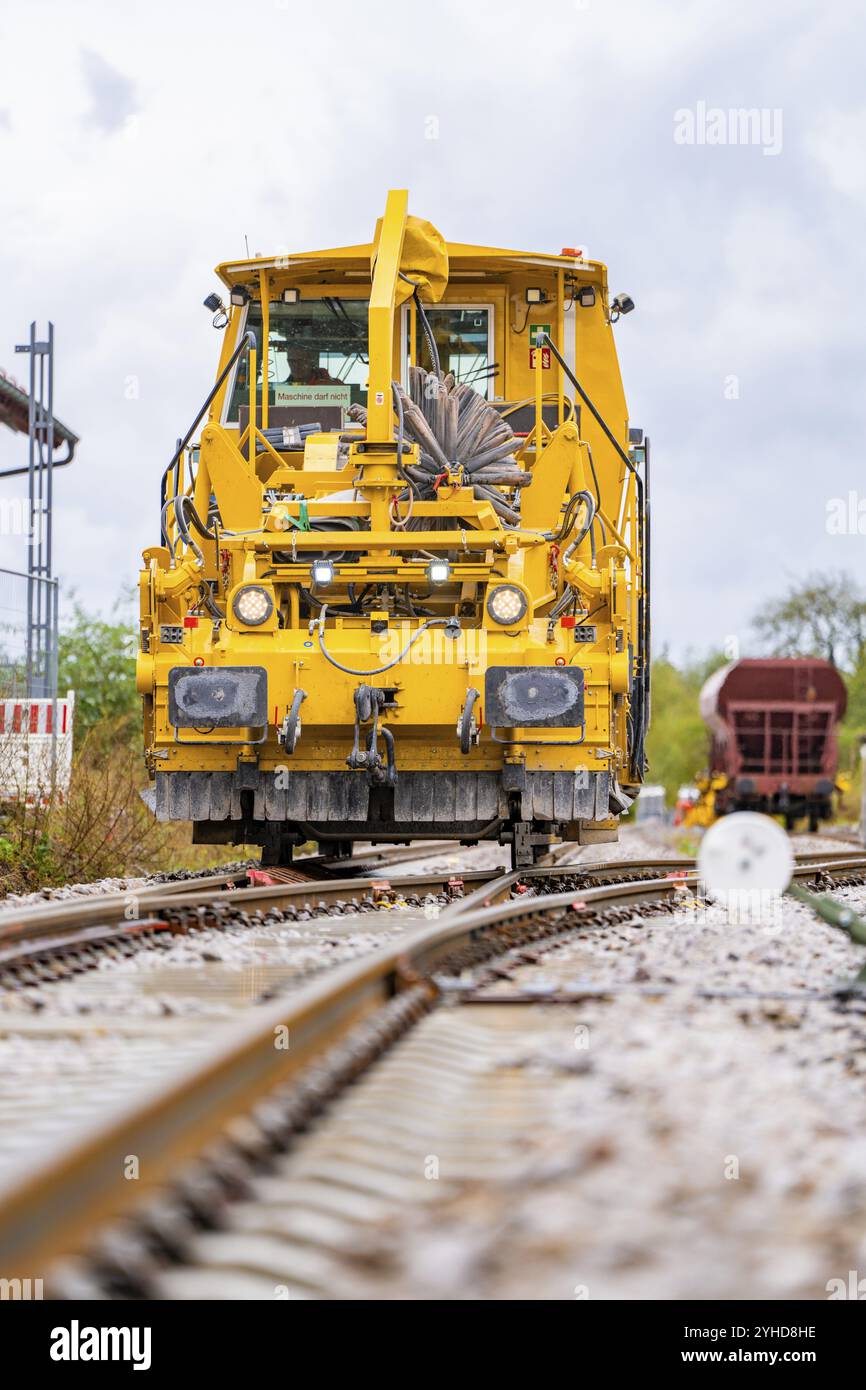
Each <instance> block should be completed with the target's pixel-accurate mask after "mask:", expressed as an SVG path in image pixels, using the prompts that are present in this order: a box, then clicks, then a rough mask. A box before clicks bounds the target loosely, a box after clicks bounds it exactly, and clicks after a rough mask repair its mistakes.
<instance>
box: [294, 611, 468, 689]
mask: <svg viewBox="0 0 866 1390" xmlns="http://www.w3.org/2000/svg"><path fill="white" fill-rule="evenodd" d="M327 612H328V605H327V604H323V605H322V611H321V613H320V614H319V617H318V620H316V638H317V640H318V643H319V650H320V651H321V653H322V656H323V657H324V658H325V660H326V661H329V662H330V663H331V665H332V666H336V668H337V670H338V671H343V672H345V674H346V675H347V676H379V675H381V674H382V672H383V671H390V670H391V667H392V666H397V665H399V663H400V662H401V661H403V660H404V659H405V657H406V656H407V655H408V653H409V651H410V649H411V648H412V647H414V645H415V643H416V642H417V641H418V638H419V637H421V636H422V635H423V634H424V633H425V632H426V631H427V629H428V628H431V627H445V626H447V624H448V623H450V622H452V621H453V619H451V618H428V619H427V621H426V622H425V623H422V624H421V626H420V627H419V629H418V631H417V632H414V633H413V634H412V636H411V637H410V638H409V641H408V642H407V643H406V645H405V647H404V648H403V650H402V651H401V652H400V653H399V654H398V655H397V656H395V657H394V658H393V660H391V661H386V662H385V665H384V666H375V667H374V668H373V669H372V670H371V671H358V670H356V668H355V667H354V666H344V665H343V663H342V662H341V661H338V660H337V658H336V657H335V656H332V655H331V653H330V652H329V651H328V648H327V647H326V646H325V616H326V614H327ZM310 626H311V628H312V623H311V624H310Z"/></svg>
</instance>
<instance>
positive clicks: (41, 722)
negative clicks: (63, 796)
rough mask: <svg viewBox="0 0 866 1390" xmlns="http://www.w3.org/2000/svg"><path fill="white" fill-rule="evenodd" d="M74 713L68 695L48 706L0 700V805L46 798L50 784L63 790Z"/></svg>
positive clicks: (42, 702) (47, 702)
mask: <svg viewBox="0 0 866 1390" xmlns="http://www.w3.org/2000/svg"><path fill="white" fill-rule="evenodd" d="M74 709H75V692H74V691H72V690H70V691H68V692H67V694H66V695H65V696H64V697H63V698H62V699H57V700H54V701H51V700H26V699H24V700H22V699H17V700H14V699H13V700H0V800H2V799H6V800H8V799H10V798H15V799H17V798H19V797H22V796H24V797H26V798H27V799H28V800H34V799H37V798H40V797H45V796H48V795H49V793H50V792H51V788H52V781H53V784H54V787H55V788H56V789H57V790H59V791H61V792H65V791H67V790H68V788H69V778H70V774H71V772H72V717H73V712H74ZM52 762H53V777H52Z"/></svg>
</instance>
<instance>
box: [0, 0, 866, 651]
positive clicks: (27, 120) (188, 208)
mask: <svg viewBox="0 0 866 1390" xmlns="http://www.w3.org/2000/svg"><path fill="white" fill-rule="evenodd" d="M864 26H866V21H864V17H863V11H862V6H861V5H859V4H858V3H857V0H833V3H832V4H823V5H821V4H818V3H817V0H813V3H805V0H762V3H761V4H760V5H757V4H755V3H754V0H729V3H726V4H724V5H722V4H720V3H718V2H717V0H715V2H713V0H546V3H545V4H544V5H541V6H532V5H526V4H520V5H518V4H516V3H514V2H513V0H475V3H473V4H471V5H467V4H465V3H455V0H439V3H438V4H435V5H424V6H420V5H413V4H408V3H404V4H400V5H398V4H396V3H393V2H392V0H367V2H366V3H365V4H363V5H361V4H359V3H357V0H355V3H351V2H350V0H330V3H328V4H326V5H321V6H314V5H310V4H308V3H296V0H246V3H245V4H244V5H237V4H235V3H231V4H230V3H228V2H227V0H208V3H207V4H205V3H204V0H198V3H189V2H188V3H187V4H178V3H177V0H173V3H168V0H147V3H138V2H136V3H128V4H124V5H118V4H116V3H114V0H106V2H105V3H102V0H77V3H75V4H69V3H68V2H67V3H63V2H62V0H29V3H28V4H27V5H17V6H11V5H7V6H5V7H4V9H3V11H2V16H0V228H2V252H3V292H2V297H0V302H2V308H0V366H3V367H5V368H6V370H7V371H11V372H13V373H14V374H16V375H18V376H23V371H24V369H23V367H22V363H23V362H25V361H26V359H23V358H21V357H18V358H16V357H15V356H14V351H13V349H14V345H15V343H16V342H19V341H22V340H23V339H24V337H25V336H26V331H27V326H28V324H29V322H30V320H31V319H32V318H36V319H37V320H39V321H40V323H43V322H44V321H45V320H46V319H47V318H48V317H49V316H50V317H51V318H52V319H53V321H54V324H55V329H56V342H57V365H56V374H57V390H56V410H57V413H58V415H59V416H60V417H61V418H62V419H63V420H64V421H66V422H67V423H68V424H69V425H70V426H71V427H72V428H73V429H75V430H76V431H77V432H78V433H79V434H80V435H81V437H82V443H81V447H80V452H79V455H78V457H77V459H76V462H75V464H74V466H73V467H72V468H70V469H68V470H65V471H62V472H60V473H58V475H57V503H58V506H57V512H56V532H57V546H56V550H57V568H58V570H59V572H60V574H61V577H62V579H63V582H64V585H65V586H66V587H67V589H68V588H69V587H74V588H75V589H77V591H78V593H79V595H80V597H81V598H82V599H83V600H84V601H85V602H86V603H87V604H89V605H93V606H96V605H102V606H106V605H107V604H109V603H110V601H111V599H113V597H114V595H115V594H116V593H117V592H118V591H119V590H120V588H121V586H123V585H124V584H126V583H129V582H130V581H132V580H134V578H135V574H136V570H137V561H138V553H139V552H140V550H141V548H142V546H144V545H146V544H150V543H152V542H153V541H155V539H156V535H157V524H158V479H159V475H160V472H161V471H162V469H163V467H164V465H165V463H166V462H167V460H168V458H169V457H170V456H171V453H172V449H173V444H174V440H175V438H176V437H177V436H178V435H179V434H181V433H183V432H184V430H185V428H186V426H187V425H188V423H189V421H190V419H191V418H192V416H193V414H194V412H195V410H196V408H197V407H198V404H199V403H200V401H201V400H202V399H203V397H204V395H205V394H206V392H207V390H208V389H209V387H210V385H211V383H212V380H213V373H214V368H215V364H216V354H217V350H218V346H219V341H218V337H217V335H216V333H214V331H213V330H212V328H211V325H210V316H209V314H208V313H207V312H206V311H205V310H204V309H203V308H202V307H201V300H202V298H203V296H204V294H205V293H207V292H208V291H209V290H210V289H212V288H214V287H215V281H214V277H213V275H212V267H213V266H214V265H215V264H216V263H217V261H219V260H223V259H227V258H230V257H237V256H241V255H243V253H244V235H245V234H246V235H247V236H248V237H249V245H250V250H251V251H253V252H255V251H262V252H271V251H273V250H275V249H284V250H285V249H300V250H302V249H307V248H308V247H311V246H318V245H322V246H327V245H339V244H341V243H343V242H349V241H358V240H366V239H368V238H369V236H370V235H371V232H372V227H373V223H374V220H375V218H376V216H377V215H378V213H379V212H380V211H381V208H382V205H383V202H384V197H385V193H386V190H387V189H388V188H389V187H402V186H408V187H409V189H410V207H411V209H412V210H413V211H414V212H416V213H418V214H421V215H423V216H426V217H429V218H430V219H431V221H433V222H435V223H436V225H437V226H439V228H440V229H441V231H442V232H443V233H444V234H445V235H446V237H450V238H452V239H454V240H459V241H470V242H472V241H476V242H482V243H488V242H489V243H493V244H500V245H517V246H522V247H527V248H531V249H537V250H545V251H558V250H559V248H560V247H561V246H564V245H576V244H580V245H586V246H588V248H589V251H590V254H591V255H592V256H594V257H596V258H598V259H600V260H604V261H606V262H607V264H608V266H609V267H610V278H611V284H612V288H613V289H614V290H619V289H625V290H628V291H629V292H630V293H631V295H632V296H633V298H634V299H635V302H636V304H637V310H636V312H635V313H634V314H632V315H630V316H629V317H628V318H626V319H623V320H621V321H620V324H619V326H618V328H617V330H616V331H617V338H618V343H619V349H620V355H621V361H622V366H623V373H624V376H625V382H626V391H627V394H628V397H629V402H630V409H631V418H632V422H633V423H634V424H640V425H642V426H644V427H645V428H646V429H647V430H648V431H649V433H650V434H651V436H652V439H653V444H654V460H655V495H654V516H655V585H654V602H655V633H656V641H657V643H659V642H662V641H664V642H667V643H669V644H670V646H671V647H672V649H673V650H674V651H682V650H684V649H685V648H686V647H689V646H691V647H696V648H704V647H708V646H710V645H718V644H719V643H721V642H722V641H723V640H724V638H725V637H726V636H727V635H729V634H739V635H740V637H741V639H742V640H743V642H744V643H745V642H746V641H747V627H748V620H749V618H750V617H751V615H752V614H753V612H754V611H755V608H756V607H757V605H758V604H759V603H760V601H761V599H762V597H765V596H768V595H772V594H774V593H776V592H778V591H779V589H780V588H781V587H784V585H785V584H786V582H787V581H788V579H789V578H791V577H793V576H795V575H796V574H798V573H800V572H801V571H803V572H804V571H807V570H809V569H816V568H826V567H833V568H846V569H849V570H850V571H851V573H852V574H858V575H863V574H864V571H866V564H864V558H866V537H864V536H860V535H857V534H856V533H855V534H851V535H841V536H840V535H835V534H834V535H831V534H828V531H827V525H826V518H827V504H828V502H829V501H830V499H832V498H834V497H847V495H848V492H849V490H851V489H854V490H858V489H860V490H861V491H862V493H863V495H864V497H866V484H863V483H862V482H861V476H862V466H861V462H860V457H859V450H860V447H861V441H862V440H863V438H864V435H866V428H864V426H866V392H864V383H863V375H864V342H863V338H864V335H863V327H862V321H863V315H862V310H861V308H860V305H859V303H858V299H859V293H860V290H861V288H862V286H863V284H864V283H866V274H864V260H866V249H864V248H866V237H864V211H866V156H864V149H866V98H864V96H863V87H862V70H863V61H864V56H866V55H864V48H866V44H864ZM741 108H754V109H757V110H762V111H763V112H764V113H765V114H764V120H765V123H766V124H765V128H764V134H763V137H761V133H760V131H758V132H757V135H758V137H759V138H758V139H757V141H756V142H754V143H747V144H741V143H736V144H734V143H730V142H728V143H724V144H722V143H709V141H712V140H713V139H714V138H715V137H716V136H717V135H718V130H717V129H716V128H715V126H714V124H713V123H714V122H715V121H717V119H718V118H717V117H714V116H713V115H712V113H713V112H714V111H715V110H721V111H723V112H724V113H727V112H728V111H729V110H730V109H734V110H738V109H741ZM683 112H688V113H691V116H690V117H685V116H683V114H682V113H683ZM431 118H435V119H434V120H431ZM690 133H693V134H694V137H695V138H694V143H688V142H684V137H688V136H689V134H690ZM431 135H435V136H436V138H429V137H430V136H431ZM701 137H704V142H703V143H701V142H700V139H701ZM130 397H131V398H130ZM25 449H26V441H25V440H24V439H23V438H21V437H20V436H13V435H12V434H11V433H9V432H8V431H6V430H4V429H2V427H0V466H8V465H9V464H11V463H14V462H24V461H25ZM7 487H8V484H7ZM864 510H866V502H864ZM863 524H864V530H866V519H864V523H863ZM23 558H24V549H23V542H22V541H21V540H20V539H17V538H14V537H9V536H0V564H2V565H12V566H15V565H18V564H20V563H21V562H22V560H23Z"/></svg>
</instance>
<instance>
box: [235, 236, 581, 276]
mask: <svg viewBox="0 0 866 1390" xmlns="http://www.w3.org/2000/svg"><path fill="white" fill-rule="evenodd" d="M447 247H448V264H449V270H451V271H462V272H463V273H464V275H465V273H466V272H467V271H471V272H474V273H475V274H477V275H479V276H483V275H484V274H485V273H487V274H493V275H501V274H502V273H503V272H506V273H507V272H508V271H512V270H517V271H519V270H531V269H533V268H535V269H539V270H571V271H575V270H576V271H580V272H581V273H582V275H583V276H584V277H585V278H587V279H593V278H598V277H600V276H601V277H603V273H604V266H603V265H602V263H601V262H600V261H590V260H585V259H583V254H582V248H580V247H576V248H574V250H575V252H576V253H577V254H568V255H566V254H563V253H562V252H561V253H560V254H559V255H557V256H553V255H549V254H548V253H546V252H544V251H509V250H505V249H503V248H501V247H496V246H470V245H467V244H466V243H465V242H461V241H454V242H448V243H447ZM372 253H373V245H372V243H363V244H361V245H359V246H335V247H332V248H331V249H330V250H326V251H301V252H293V253H291V254H290V255H285V254H279V253H278V254H276V255H273V256H251V257H248V258H247V259H246V260H241V261H223V262H222V264H221V265H218V266H217V267H216V273H217V275H218V276H219V277H220V279H221V280H222V282H223V284H224V285H227V286H228V287H231V286H232V285H235V284H238V283H245V282H247V281H254V280H257V278H258V275H259V272H260V271H263V270H264V271H269V272H271V273H272V278H273V279H275V280H282V279H285V280H287V281H288V280H291V279H296V278H297V277H299V276H303V277H304V278H307V277H309V278H310V279H312V278H316V277H320V276H321V277H324V276H325V275H326V274H327V273H328V272H333V274H335V275H336V276H342V275H347V276H349V275H351V278H353V279H364V278H369V276H370V258H371V256H372ZM362 272H363V273H362Z"/></svg>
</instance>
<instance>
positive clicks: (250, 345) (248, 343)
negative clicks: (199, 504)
mask: <svg viewBox="0 0 866 1390" xmlns="http://www.w3.org/2000/svg"><path fill="white" fill-rule="evenodd" d="M245 349H246V351H247V352H250V351H253V352H254V351H255V350H256V335H255V333H253V331H252V329H248V330H247V332H246V333H245V334H244V336H243V338H242V339H241V341H240V342H239V344H238V346H237V347H236V348H235V350H234V352H233V353H232V355H231V357H230V358H229V360H228V362H227V363H226V365H225V367H224V368H223V370H222V371H221V372H220V374H219V376H218V377H217V380H216V385H215V386H214V388H213V390H212V391H211V392H210V393H209V395H208V397H207V400H206V401H205V402H204V405H203V406H202V408H201V410H200V411H199V413H198V415H196V417H195V419H194V420H193V422H192V424H191V425H190V427H189V429H188V430H187V432H186V434H185V435H184V437H183V439H182V440H181V442H180V444H179V445H178V447H177V448H176V449H175V451H174V454H173V456H172V460H171V463H170V464H169V465H168V467H167V468H166V470H165V472H164V473H163V475H162V478H161V479H160V487H159V512H160V526H159V530H160V539H161V541H162V544H163V545H168V543H169V542H168V532H167V530H166V523H165V512H164V508H165V503H166V500H167V487H166V484H167V482H168V475H169V473H171V471H172V469H173V468H174V466H175V464H176V463H177V462H178V460H179V458H180V456H181V454H182V453H183V451H184V449H185V448H186V447H187V445H188V444H189V442H190V440H191V439H192V437H193V435H194V434H195V432H196V430H197V429H198V427H199V425H200V424H201V421H202V416H203V415H204V413H205V411H206V410H207V409H208V407H209V406H210V404H211V401H212V400H213V399H214V397H215V396H216V394H217V392H218V391H219V389H220V387H221V386H222V384H223V382H224V381H225V379H226V377H227V376H228V374H229V372H230V371H231V369H232V367H233V366H234V365H235V363H236V362H237V360H238V358H239V357H240V355H241V353H242V352H243V351H244V350H245Z"/></svg>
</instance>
